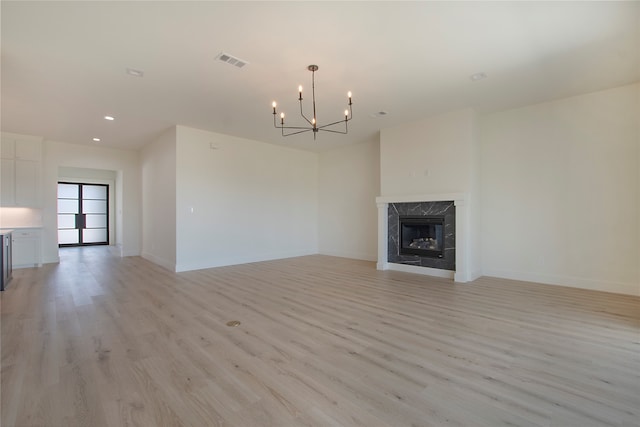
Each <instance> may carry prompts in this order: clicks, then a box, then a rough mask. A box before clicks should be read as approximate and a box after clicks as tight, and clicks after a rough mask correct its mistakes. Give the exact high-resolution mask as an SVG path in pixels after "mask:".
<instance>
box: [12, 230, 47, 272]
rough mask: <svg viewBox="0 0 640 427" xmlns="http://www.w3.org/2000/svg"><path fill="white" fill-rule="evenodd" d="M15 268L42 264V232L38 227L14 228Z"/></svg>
mask: <svg viewBox="0 0 640 427" xmlns="http://www.w3.org/2000/svg"><path fill="white" fill-rule="evenodd" d="M11 234H12V237H13V242H12V243H13V263H12V264H13V268H25V267H40V266H42V232H41V230H40V229H38V228H21V229H17V230H13V233H11Z"/></svg>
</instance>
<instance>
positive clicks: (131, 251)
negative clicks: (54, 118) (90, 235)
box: [43, 141, 140, 263]
mask: <svg viewBox="0 0 640 427" xmlns="http://www.w3.org/2000/svg"><path fill="white" fill-rule="evenodd" d="M43 148H44V155H43V203H44V207H43V261H44V262H45V263H49V262H58V260H59V258H58V233H57V182H58V170H59V168H60V167H72V168H89V169H106V170H111V171H116V172H117V178H116V216H120V217H121V218H118V219H116V223H121V224H122V227H120V230H117V232H116V244H119V245H121V247H122V254H123V255H124V256H131V255H139V254H140V173H139V170H140V168H139V164H138V152H137V151H129V150H118V149H112V148H105V147H99V146H88V145H78V144H69V143H65V142H55V141H45V142H44V146H43Z"/></svg>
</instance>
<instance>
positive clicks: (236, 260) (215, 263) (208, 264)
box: [175, 250, 318, 272]
mask: <svg viewBox="0 0 640 427" xmlns="http://www.w3.org/2000/svg"><path fill="white" fill-rule="evenodd" d="M317 253H318V251H317V250H307V251H296V252H281V253H272V254H263V255H254V256H249V257H230V258H219V259H213V260H207V261H203V262H197V263H181V264H176V269H175V271H176V272H182V271H191V270H202V269H205V268H215V267H226V266H229V265H239V264H249V263H252V262H262V261H272V260H275V259H285V258H295V257H299V256H307V255H316V254H317Z"/></svg>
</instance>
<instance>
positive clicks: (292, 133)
mask: <svg viewBox="0 0 640 427" xmlns="http://www.w3.org/2000/svg"><path fill="white" fill-rule="evenodd" d="M285 129H290V128H282V136H291V135H297V134H299V133H305V132H309V131H311V130H313V129H304V130H299V131H298V132H291V133H284V130H285Z"/></svg>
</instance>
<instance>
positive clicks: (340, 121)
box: [318, 119, 351, 129]
mask: <svg viewBox="0 0 640 427" xmlns="http://www.w3.org/2000/svg"><path fill="white" fill-rule="evenodd" d="M349 120H351V119H348V120H344V119H342V120H338V121H337V122H333V123H328V124H326V125H322V126H318V129H324V128H326V127H329V126H334V125H337V124H338V123H346V122H348V121H349Z"/></svg>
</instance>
